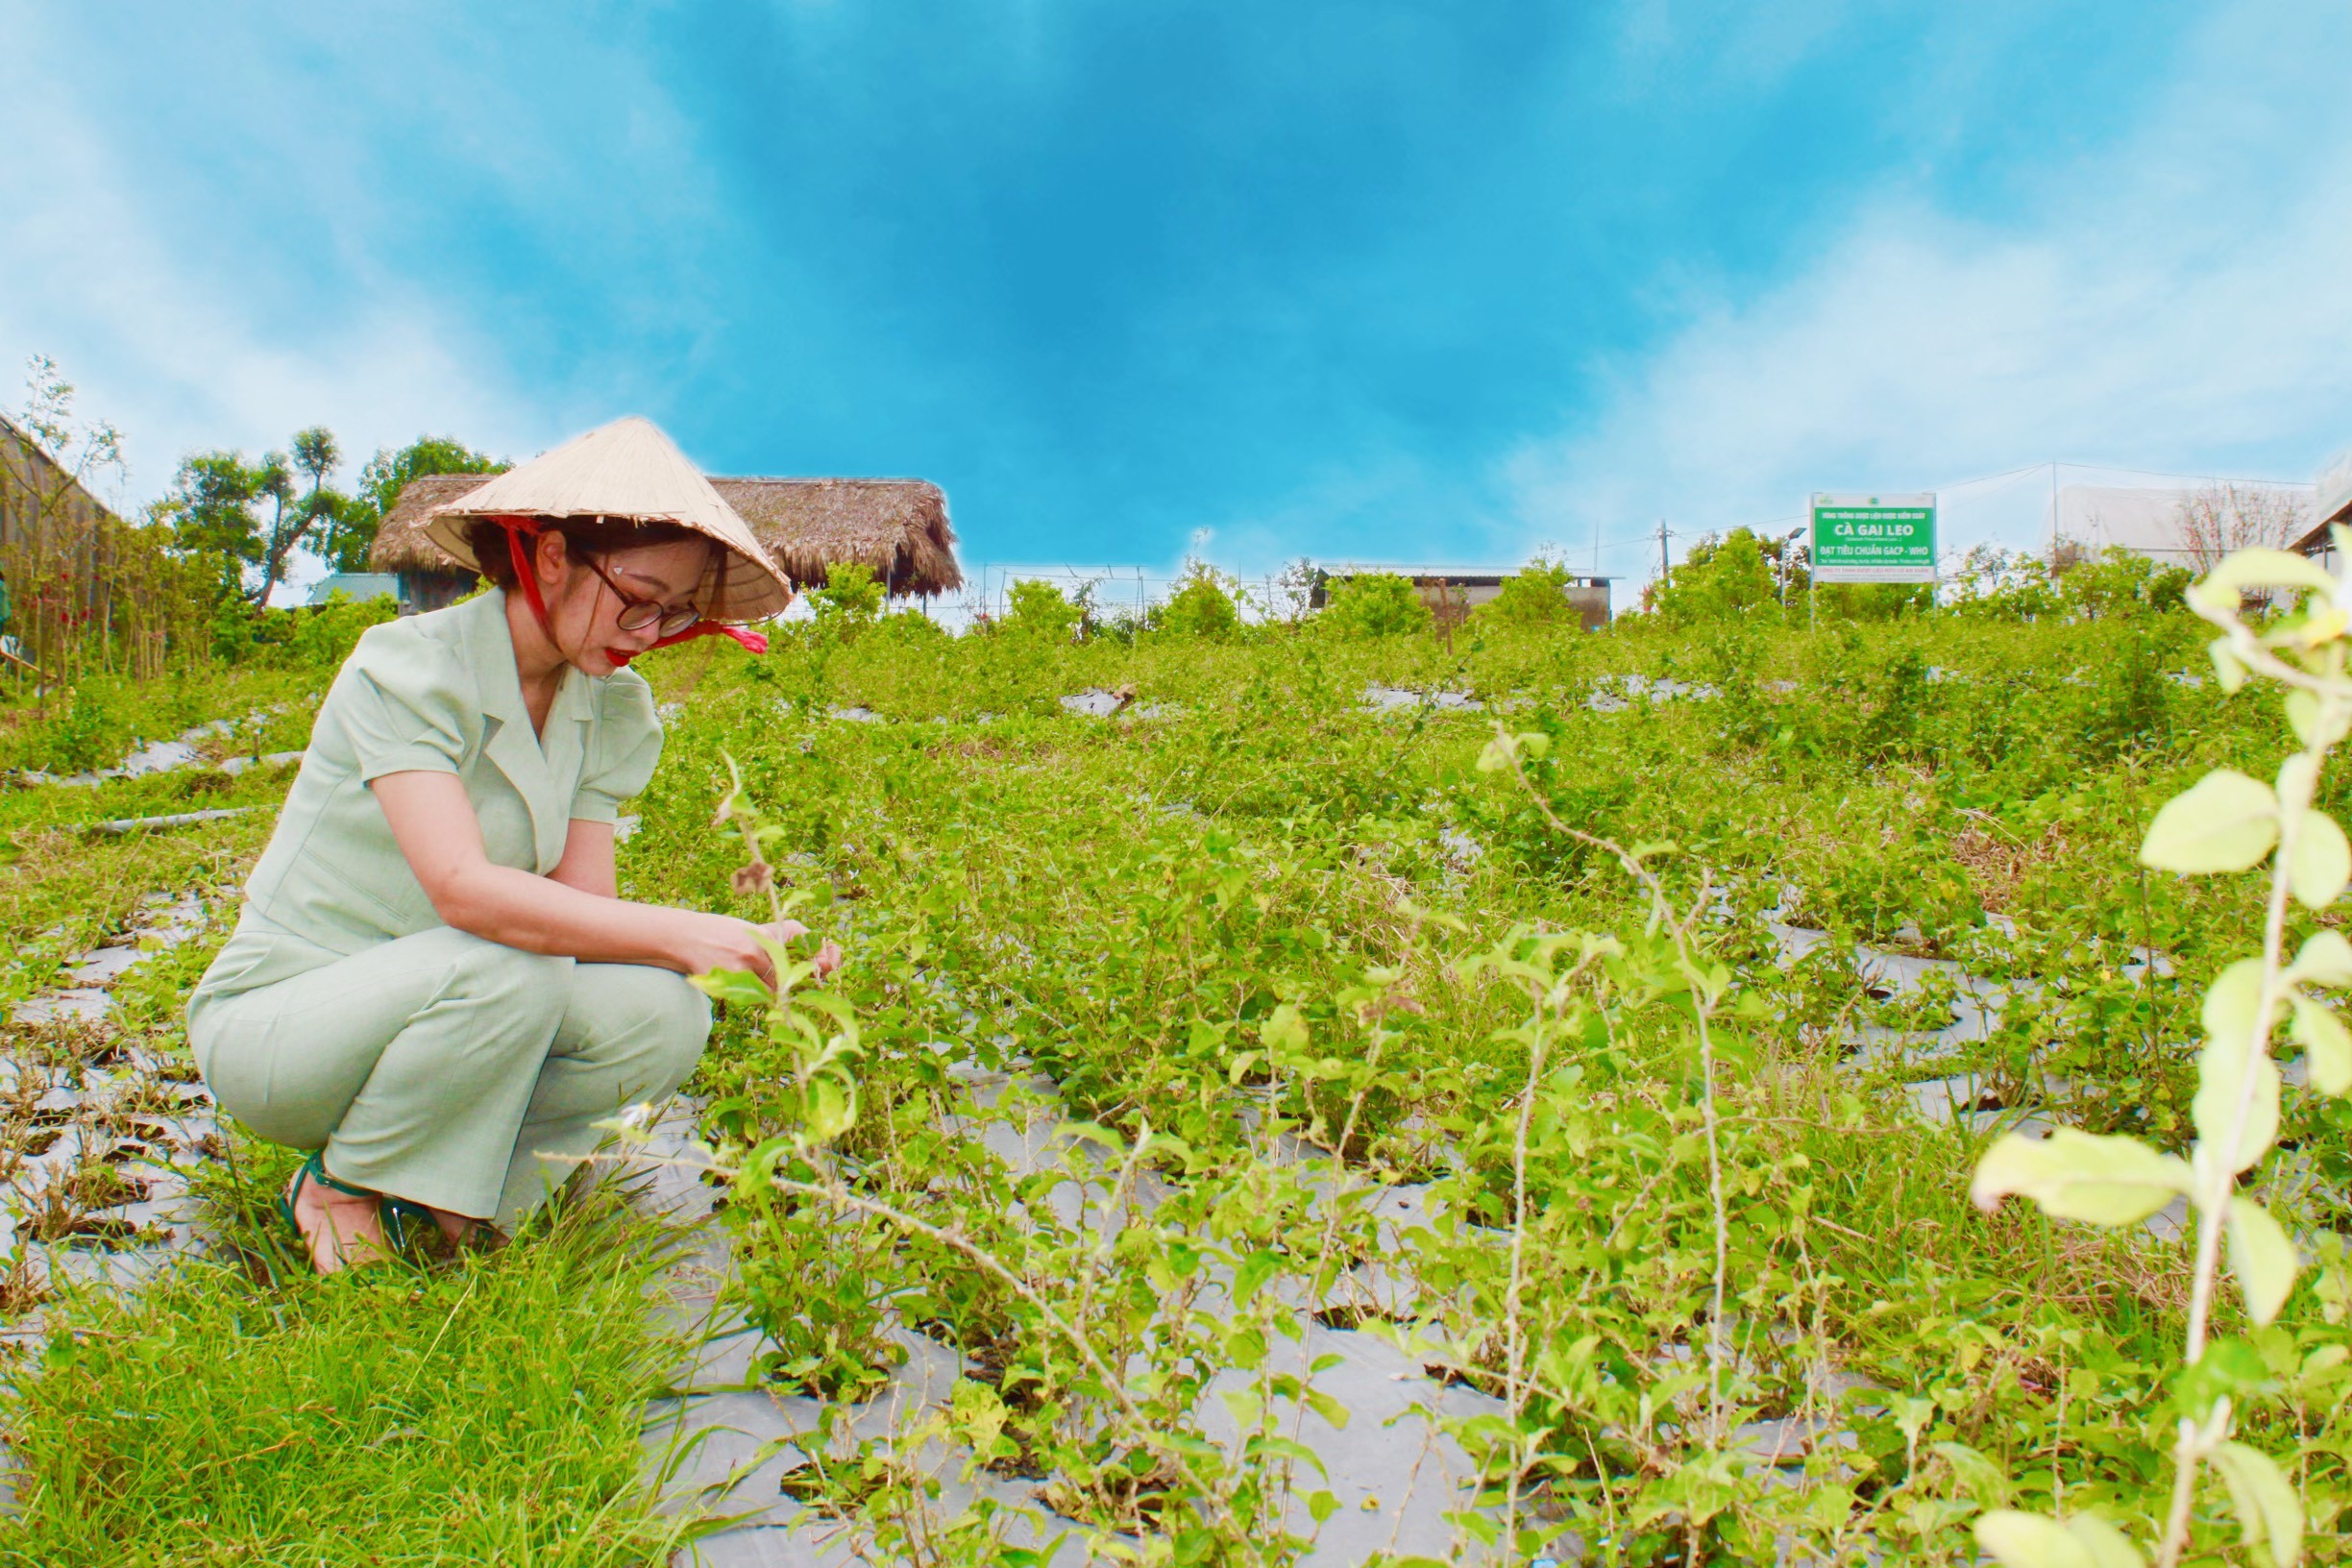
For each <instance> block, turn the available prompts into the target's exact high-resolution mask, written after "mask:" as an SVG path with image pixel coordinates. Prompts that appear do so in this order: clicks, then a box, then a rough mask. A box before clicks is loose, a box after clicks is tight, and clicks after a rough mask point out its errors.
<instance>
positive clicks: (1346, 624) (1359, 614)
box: [1315, 572, 1432, 637]
mask: <svg viewBox="0 0 2352 1568" xmlns="http://www.w3.org/2000/svg"><path fill="white" fill-rule="evenodd" d="M1431 621H1432V617H1431V614H1430V607H1429V606H1428V605H1427V604H1424V603H1422V602H1421V596H1420V594H1418V593H1417V592H1415V591H1414V588H1413V585H1412V584H1411V583H1410V582H1409V581H1408V580H1407V579H1406V578H1404V577H1400V576H1397V575H1396V574H1395V573H1393V572H1365V573H1360V574H1358V575H1356V576H1350V577H1342V578H1340V579H1338V582H1337V585H1336V586H1335V587H1334V588H1333V589H1332V594H1331V602H1330V604H1329V605H1328V606H1326V607H1325V609H1324V611H1323V613H1322V614H1321V615H1319V616H1317V617H1316V618H1315V624H1316V625H1319V626H1321V627H1323V628H1324V629H1325V630H1327V631H1331V632H1335V633H1337V634H1338V635H1340V636H1343V637H1397V636H1402V635H1404V634H1406V633H1408V632H1415V631H1427V630H1428V629H1429V628H1430V625H1431Z"/></svg>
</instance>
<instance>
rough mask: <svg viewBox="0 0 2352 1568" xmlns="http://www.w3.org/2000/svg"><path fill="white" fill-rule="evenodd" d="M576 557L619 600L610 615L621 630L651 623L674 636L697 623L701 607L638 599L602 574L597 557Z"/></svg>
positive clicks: (636, 628)
mask: <svg viewBox="0 0 2352 1568" xmlns="http://www.w3.org/2000/svg"><path fill="white" fill-rule="evenodd" d="M576 559H577V560H578V561H579V562H580V564H581V565H583V566H585V567H587V568H588V570H589V571H591V572H594V573H595V574H596V575H597V580H598V581H600V582H601V583H603V584H604V586H605V587H607V588H610V589H611V590H612V591H613V598H615V599H617V600H620V601H621V613H620V614H619V615H617V616H615V617H614V618H613V624H614V625H617V626H619V627H620V628H621V629H622V630H623V631H643V630H645V629H646V627H648V626H652V627H654V628H655V629H656V631H657V632H658V633H659V634H660V635H661V636H664V637H675V636H676V635H677V634H678V633H679V632H681V631H684V630H686V629H687V628H688V627H690V626H693V625H697V624H698V623H699V622H700V621H701V619H702V612H701V611H700V610H697V609H692V608H688V609H682V610H673V609H670V608H668V607H666V606H665V605H663V604H662V603H661V601H660V600H651V599H639V598H637V597H636V596H634V595H632V594H628V593H625V592H624V591H623V590H622V587H621V585H620V584H619V583H617V582H615V581H613V580H612V578H610V577H608V576H605V575H604V569H603V568H602V567H600V566H599V565H597V563H596V557H595V556H593V555H580V556H577V557H576Z"/></svg>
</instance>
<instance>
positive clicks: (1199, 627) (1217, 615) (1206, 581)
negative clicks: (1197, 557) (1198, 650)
mask: <svg viewBox="0 0 2352 1568" xmlns="http://www.w3.org/2000/svg"><path fill="white" fill-rule="evenodd" d="M1156 624H1157V625H1158V628H1159V629H1160V630H1162V631H1172V632H1175V633H1177V634H1179V635H1180V636H1186V637H1212V638H1216V637H1230V636H1232V635H1233V634H1234V632H1235V631H1237V630H1238V629H1239V627H1240V625H1241V615H1240V612H1239V611H1238V610H1237V609H1235V608H1234V600H1233V594H1232V593H1231V591H1230V590H1229V589H1228V588H1227V586H1226V584H1225V582H1224V581H1222V580H1220V575H1219V574H1218V572H1217V570H1216V569H1215V568H1214V567H1213V566H1210V565H1209V564H1207V563H1206V562H1203V561H1188V562H1187V563H1185V573H1184V576H1182V577H1180V578H1178V579H1177V588H1176V592H1175V595H1174V596H1173V597H1172V598H1170V599H1169V600H1168V601H1167V602H1166V603H1165V604H1164V605H1162V606H1161V607H1160V613H1159V616H1158V618H1157V623H1156Z"/></svg>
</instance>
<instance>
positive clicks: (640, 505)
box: [425, 415, 793, 621]
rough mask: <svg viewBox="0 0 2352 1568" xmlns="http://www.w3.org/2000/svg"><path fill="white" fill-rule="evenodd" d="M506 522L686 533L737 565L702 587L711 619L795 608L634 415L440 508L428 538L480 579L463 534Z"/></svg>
mask: <svg viewBox="0 0 2352 1568" xmlns="http://www.w3.org/2000/svg"><path fill="white" fill-rule="evenodd" d="M508 517H522V518H569V517H625V518H631V519H634V520H635V521H637V522H640V523H676V524H680V525H683V526H684V527H689V528H692V529H694V530H695V531H696V532H697V533H700V534H705V535H707V536H708V537H710V538H712V539H716V540H717V541H718V542H719V543H720V544H722V545H724V546H725V547H726V549H727V551H728V552H729V553H731V554H732V555H733V556H734V557H735V558H734V559H732V560H730V559H728V556H727V555H726V554H714V555H713V556H712V557H711V570H710V573H709V575H708V576H705V577H704V578H703V579H702V586H701V599H700V602H702V603H703V604H704V605H706V606H707V608H706V609H705V611H704V613H705V614H707V615H708V616H709V617H710V618H711V619H712V620H714V621H762V620H765V619H767V618H768V617H769V616H772V615H776V614H780V613H781V612H782V611H783V609H784V607H785V606H786V605H788V604H790V603H791V602H792V595H793V591H792V582H791V579H790V578H788V577H786V576H784V574H783V573H782V572H781V571H779V570H778V569H777V567H776V564H775V563H774V562H773V561H772V560H770V559H769V558H768V552H767V551H764V550H762V549H761V548H760V543H759V540H758V539H757V538H755V537H753V535H752V532H751V529H750V527H749V526H748V525H747V524H746V523H745V522H744V520H743V519H742V518H741V517H739V516H737V515H736V513H735V508H733V507H732V506H729V505H728V504H727V503H726V502H724V501H722V500H721V499H720V498H719V492H718V491H716V490H714V489H712V488H711V483H710V480H708V479H706V478H703V477H702V476H701V475H700V474H699V473H698V472H697V471H696V469H695V466H694V464H692V463H690V462H688V461H687V460H686V454H685V453H681V452H679V451H678V449H677V448H676V447H675V446H674V445H673V444H672V443H671V440H670V438H669V437H668V436H666V435H664V434H662V432H661V431H660V430H659V429H656V428H655V427H654V425H653V422H652V421H651V420H648V419H640V418H638V417H636V416H635V415H631V416H629V417H628V418H626V419H616V420H614V421H613V422H612V423H611V424H610V425H606V426H602V427H600V428H599V429H593V430H590V431H589V432H588V433H587V434H586V435H581V436H575V437H574V438H573V439H571V440H569V441H567V442H565V443H564V444H563V445H562V446H560V447H557V448H556V449H555V450H554V451H552V452H549V453H543V454H541V455H540V456H537V457H534V458H532V459H531V460H530V461H529V462H527V463H525V464H524V465H523V466H522V467H520V468H517V469H511V470H509V471H508V472H506V473H504V474H501V475H498V476H496V477H495V478H491V479H489V480H487V481H486V482H484V483H482V484H478V485H477V486H475V487H474V488H473V489H471V490H468V491H467V492H466V493H465V494H464V495H462V496H459V497H458V498H457V499H456V500H454V501H450V502H443V503H442V504H440V505H438V506H436V507H434V508H433V509H432V511H431V513H430V514H429V518H428V521H427V522H426V525H425V532H426V534H427V536H428V537H429V538H430V539H431V540H432V542H433V543H434V544H436V545H439V546H440V547H441V548H442V549H443V550H446V551H449V552H450V553H451V554H452V555H454V556H456V557H457V559H458V560H460V561H462V562H464V563H465V564H466V565H468V566H470V567H473V568H474V569H475V570H476V571H479V570H481V562H479V561H478V560H476V559H475V558H474V550H473V547H472V545H471V544H469V543H468V542H467V539H466V531H465V528H466V525H467V524H468V523H470V522H472V521H474V520H475V519H477V518H482V519H492V520H495V519H499V518H508Z"/></svg>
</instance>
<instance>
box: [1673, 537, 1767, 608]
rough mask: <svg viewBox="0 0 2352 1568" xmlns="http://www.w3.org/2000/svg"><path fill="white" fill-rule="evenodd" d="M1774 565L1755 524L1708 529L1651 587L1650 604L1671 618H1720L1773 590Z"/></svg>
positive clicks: (1752, 604)
mask: <svg viewBox="0 0 2352 1568" xmlns="http://www.w3.org/2000/svg"><path fill="white" fill-rule="evenodd" d="M1775 595H1776V583H1775V581H1774V577H1773V572H1772V568H1770V567H1769V566H1767V565H1765V564H1764V548H1763V543H1762V541H1760V540H1758V539H1757V538H1756V536H1755V533H1754V532H1753V530H1752V529H1749V528H1733V529H1732V530H1731V531H1730V532H1729V533H1728V534H1727V535H1725V536H1724V537H1723V538H1722V539H1720V540H1719V539H1717V538H1716V537H1715V535H1713V534H1711V533H1710V534H1708V535H1707V536H1706V537H1705V538H1703V539H1702V540H1700V541H1699V542H1698V543H1697V544H1695V545H1693V546H1692V547H1691V551H1690V554H1689V555H1688V556H1687V557H1685V559H1684V560H1683V562H1682V565H1681V566H1680V568H1678V570H1677V571H1676V572H1675V574H1674V576H1672V577H1671V578H1670V579H1669V580H1668V581H1667V582H1666V583H1665V585H1664V586H1662V587H1660V588H1658V589H1656V590H1655V591H1654V607H1655V608H1656V610H1657V612H1658V614H1659V615H1661V616H1663V617H1665V618H1666V619H1667V620H1669V621H1674V622H1682V623H1687V622H1692V621H1719V620H1724V619H1727V618H1728V617H1731V616H1736V615H1741V614H1744V613H1745V612H1747V611H1749V610H1752V609H1753V608H1755V606H1757V605H1759V604H1764V603H1769V602H1772V601H1773V600H1774V599H1775Z"/></svg>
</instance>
